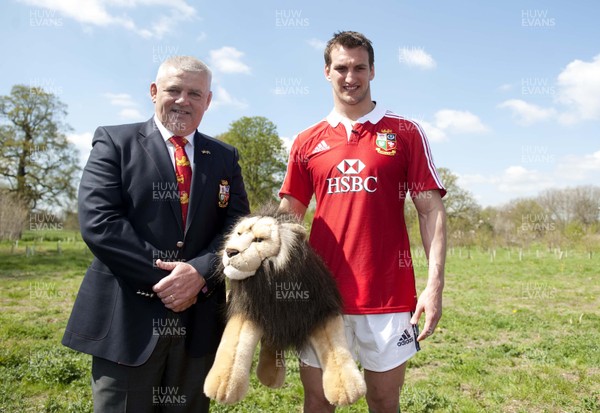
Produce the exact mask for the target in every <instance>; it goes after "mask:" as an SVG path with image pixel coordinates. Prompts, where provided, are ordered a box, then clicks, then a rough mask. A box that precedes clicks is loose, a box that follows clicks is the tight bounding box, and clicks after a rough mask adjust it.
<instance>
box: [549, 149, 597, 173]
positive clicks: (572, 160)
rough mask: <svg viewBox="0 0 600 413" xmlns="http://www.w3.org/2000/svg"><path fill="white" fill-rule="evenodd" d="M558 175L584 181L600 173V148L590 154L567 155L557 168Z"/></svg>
mask: <svg viewBox="0 0 600 413" xmlns="http://www.w3.org/2000/svg"><path fill="white" fill-rule="evenodd" d="M556 172H557V176H560V177H562V178H563V179H568V180H573V181H583V180H586V179H591V178H595V177H597V176H598V175H600V150H599V151H597V152H594V153H592V154H588V155H580V156H577V155H567V156H565V157H564V158H562V159H561V160H560V161H559V163H558V165H557V168H556Z"/></svg>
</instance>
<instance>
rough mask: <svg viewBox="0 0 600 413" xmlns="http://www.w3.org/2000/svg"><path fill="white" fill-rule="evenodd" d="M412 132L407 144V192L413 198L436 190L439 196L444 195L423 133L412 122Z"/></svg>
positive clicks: (444, 191)
mask: <svg viewBox="0 0 600 413" xmlns="http://www.w3.org/2000/svg"><path fill="white" fill-rule="evenodd" d="M412 123H413V125H414V127H413V128H411V130H413V131H414V133H413V134H412V135H413V136H411V139H410V142H409V158H408V171H407V178H408V182H407V184H408V188H407V189H408V190H409V191H410V196H411V197H413V198H414V197H415V196H416V195H417V194H418V193H419V192H423V191H431V190H435V189H438V190H439V191H440V196H441V197H443V196H444V195H446V189H445V188H444V185H443V183H442V180H441V179H440V177H439V175H438V173H437V169H436V168H435V165H434V163H433V156H432V155H431V149H430V147H429V141H428V140H427V136H426V135H425V131H424V130H423V128H421V126H420V125H419V124H417V123H416V122H412Z"/></svg>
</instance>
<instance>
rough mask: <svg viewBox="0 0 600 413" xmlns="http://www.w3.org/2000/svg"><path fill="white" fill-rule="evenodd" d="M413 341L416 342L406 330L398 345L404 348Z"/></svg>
mask: <svg viewBox="0 0 600 413" xmlns="http://www.w3.org/2000/svg"><path fill="white" fill-rule="evenodd" d="M413 341H414V339H413V338H412V337H411V336H410V333H409V332H408V330H404V332H403V333H402V336H401V337H400V340H398V343H397V344H396V345H397V346H398V347H402V346H405V345H407V344H410V343H412V342H413Z"/></svg>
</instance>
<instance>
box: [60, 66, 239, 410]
mask: <svg viewBox="0 0 600 413" xmlns="http://www.w3.org/2000/svg"><path fill="white" fill-rule="evenodd" d="M210 84H211V72H210V70H209V69H208V67H207V66H206V65H205V64H204V63H202V62H201V61H199V60H197V59H195V58H192V57H187V56H177V57H173V58H170V59H168V60H166V61H165V62H164V63H163V64H162V65H161V66H160V68H159V70H158V74H157V76H156V81H155V82H153V83H152V84H151V85H150V95H151V97H152V102H153V103H154V107H155V114H154V116H153V117H152V118H151V119H150V120H148V121H146V122H143V123H136V124H127V125H118V126H106V127H100V128H98V129H97V130H96V133H95V135H94V139H93V142H92V146H93V148H92V151H91V154H90V157H89V160H88V163H87V165H86V167H85V169H84V172H83V176H82V179H81V185H80V188H79V220H80V224H81V233H82V237H83V239H84V240H85V242H86V243H87V245H88V246H89V248H90V250H91V251H92V253H93V254H94V257H95V258H94V260H93V262H92V264H91V266H90V267H89V269H88V271H87V273H86V275H85V278H84V279H83V282H82V284H81V288H80V290H79V294H78V296H77V299H76V301H75V305H74V308H73V311H72V314H71V318H70V320H69V323H68V325H67V328H66V332H65V335H64V338H63V344H64V345H66V346H68V347H71V348H73V349H75V350H78V351H81V352H84V353H88V354H91V355H92V356H93V362H92V391H93V396H94V410H95V411H96V412H102V413H110V412H136V413H138V412H140V413H144V412H156V411H160V412H208V406H209V401H208V399H207V398H206V397H205V396H204V395H203V392H202V387H203V382H204V377H205V376H206V374H207V373H208V370H209V369H210V367H211V365H212V360H213V354H214V352H215V351H216V347H217V345H218V343H219V340H220V338H221V334H222V330H223V320H222V319H221V310H222V307H223V305H224V302H225V289H224V286H223V284H222V283H221V282H219V281H218V280H217V279H216V277H215V273H214V269H215V264H216V262H217V258H216V252H217V249H218V248H219V245H220V243H221V241H222V237H223V235H224V234H225V233H226V232H227V230H228V229H229V227H230V226H231V225H232V224H233V222H234V221H235V220H236V219H237V218H238V217H240V216H243V215H245V214H247V213H248V212H249V207H248V200H247V196H246V192H245V189H244V184H243V180H242V176H241V170H240V166H239V164H238V153H237V150H236V149H235V148H233V147H231V146H228V145H226V144H224V143H222V142H219V141H217V140H215V139H213V138H211V137H209V136H206V135H204V134H202V133H200V132H198V131H197V128H198V126H199V125H200V122H201V120H202V117H203V115H204V113H205V111H206V110H207V109H208V107H209V105H210V101H211V97H212V93H211V90H210Z"/></svg>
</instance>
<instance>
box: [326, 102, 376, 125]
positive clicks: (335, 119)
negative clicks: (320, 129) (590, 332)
mask: <svg viewBox="0 0 600 413" xmlns="http://www.w3.org/2000/svg"><path fill="white" fill-rule="evenodd" d="M373 103H375V108H373V110H372V111H370V112H369V113H367V114H366V115H365V116H363V117H361V118H359V119H357V120H356V121H354V122H353V121H351V120H350V119H348V118H346V117H344V116H342V115H340V114H339V113H338V112H336V110H335V108H334V109H333V110H332V111H331V112H330V113H329V115H327V118H326V119H327V122H329V124H330V125H331V126H332V127H334V128H335V127H336V126H337V125H339V124H340V122H341V123H343V124H344V125H346V124H357V123H361V124H362V123H366V122H371V123H372V124H373V125H375V124H376V123H377V122H379V121H380V120H381V119H383V117H384V116H385V112H386V110H385V109H384V108H383V107H379V106H377V102H373Z"/></svg>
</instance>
